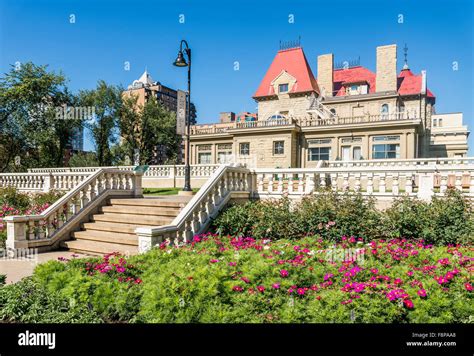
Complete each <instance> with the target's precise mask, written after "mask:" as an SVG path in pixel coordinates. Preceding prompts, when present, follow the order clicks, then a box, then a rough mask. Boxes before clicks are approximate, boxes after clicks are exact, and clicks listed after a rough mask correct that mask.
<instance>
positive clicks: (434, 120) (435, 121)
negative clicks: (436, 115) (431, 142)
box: [433, 119, 438, 127]
mask: <svg viewBox="0 0 474 356" xmlns="http://www.w3.org/2000/svg"><path fill="white" fill-rule="evenodd" d="M436 126H438V120H436V119H433V127H436Z"/></svg>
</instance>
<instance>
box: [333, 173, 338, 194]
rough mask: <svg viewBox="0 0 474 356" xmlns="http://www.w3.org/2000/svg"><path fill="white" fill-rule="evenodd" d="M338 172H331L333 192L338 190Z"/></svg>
mask: <svg viewBox="0 0 474 356" xmlns="http://www.w3.org/2000/svg"><path fill="white" fill-rule="evenodd" d="M337 179H338V176H337V173H331V188H332V191H333V192H337Z"/></svg>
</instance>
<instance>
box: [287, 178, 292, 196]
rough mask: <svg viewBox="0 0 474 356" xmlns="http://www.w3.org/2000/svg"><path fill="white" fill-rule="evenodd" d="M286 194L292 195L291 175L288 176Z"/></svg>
mask: <svg viewBox="0 0 474 356" xmlns="http://www.w3.org/2000/svg"><path fill="white" fill-rule="evenodd" d="M287 189H288V194H292V193H293V174H291V173H290V174H289V175H288V188H287Z"/></svg>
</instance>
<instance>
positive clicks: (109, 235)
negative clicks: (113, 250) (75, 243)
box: [72, 230, 138, 246]
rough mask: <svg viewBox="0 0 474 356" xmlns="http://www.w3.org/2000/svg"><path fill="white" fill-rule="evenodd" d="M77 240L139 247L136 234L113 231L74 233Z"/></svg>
mask: <svg viewBox="0 0 474 356" xmlns="http://www.w3.org/2000/svg"><path fill="white" fill-rule="evenodd" d="M72 236H73V237H74V238H75V239H76V240H93V241H101V242H108V243H114V244H123V245H133V246H138V236H137V235H136V234H126V233H118V232H111V231H98V230H85V231H76V232H73V233H72Z"/></svg>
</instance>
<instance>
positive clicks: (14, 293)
mask: <svg viewBox="0 0 474 356" xmlns="http://www.w3.org/2000/svg"><path fill="white" fill-rule="evenodd" d="M0 321H4V322H19V323H98V322H101V321H102V320H101V319H100V318H99V317H98V315H97V314H96V313H94V312H93V311H91V310H89V308H88V307H87V304H77V305H74V304H73V303H72V302H71V300H68V299H66V298H64V297H62V296H61V295H60V293H58V292H51V291H48V290H46V288H44V287H43V286H41V285H40V284H38V283H35V282H34V281H33V280H32V279H31V278H25V279H23V280H21V281H20V282H18V283H15V284H10V285H7V286H3V287H0Z"/></svg>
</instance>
